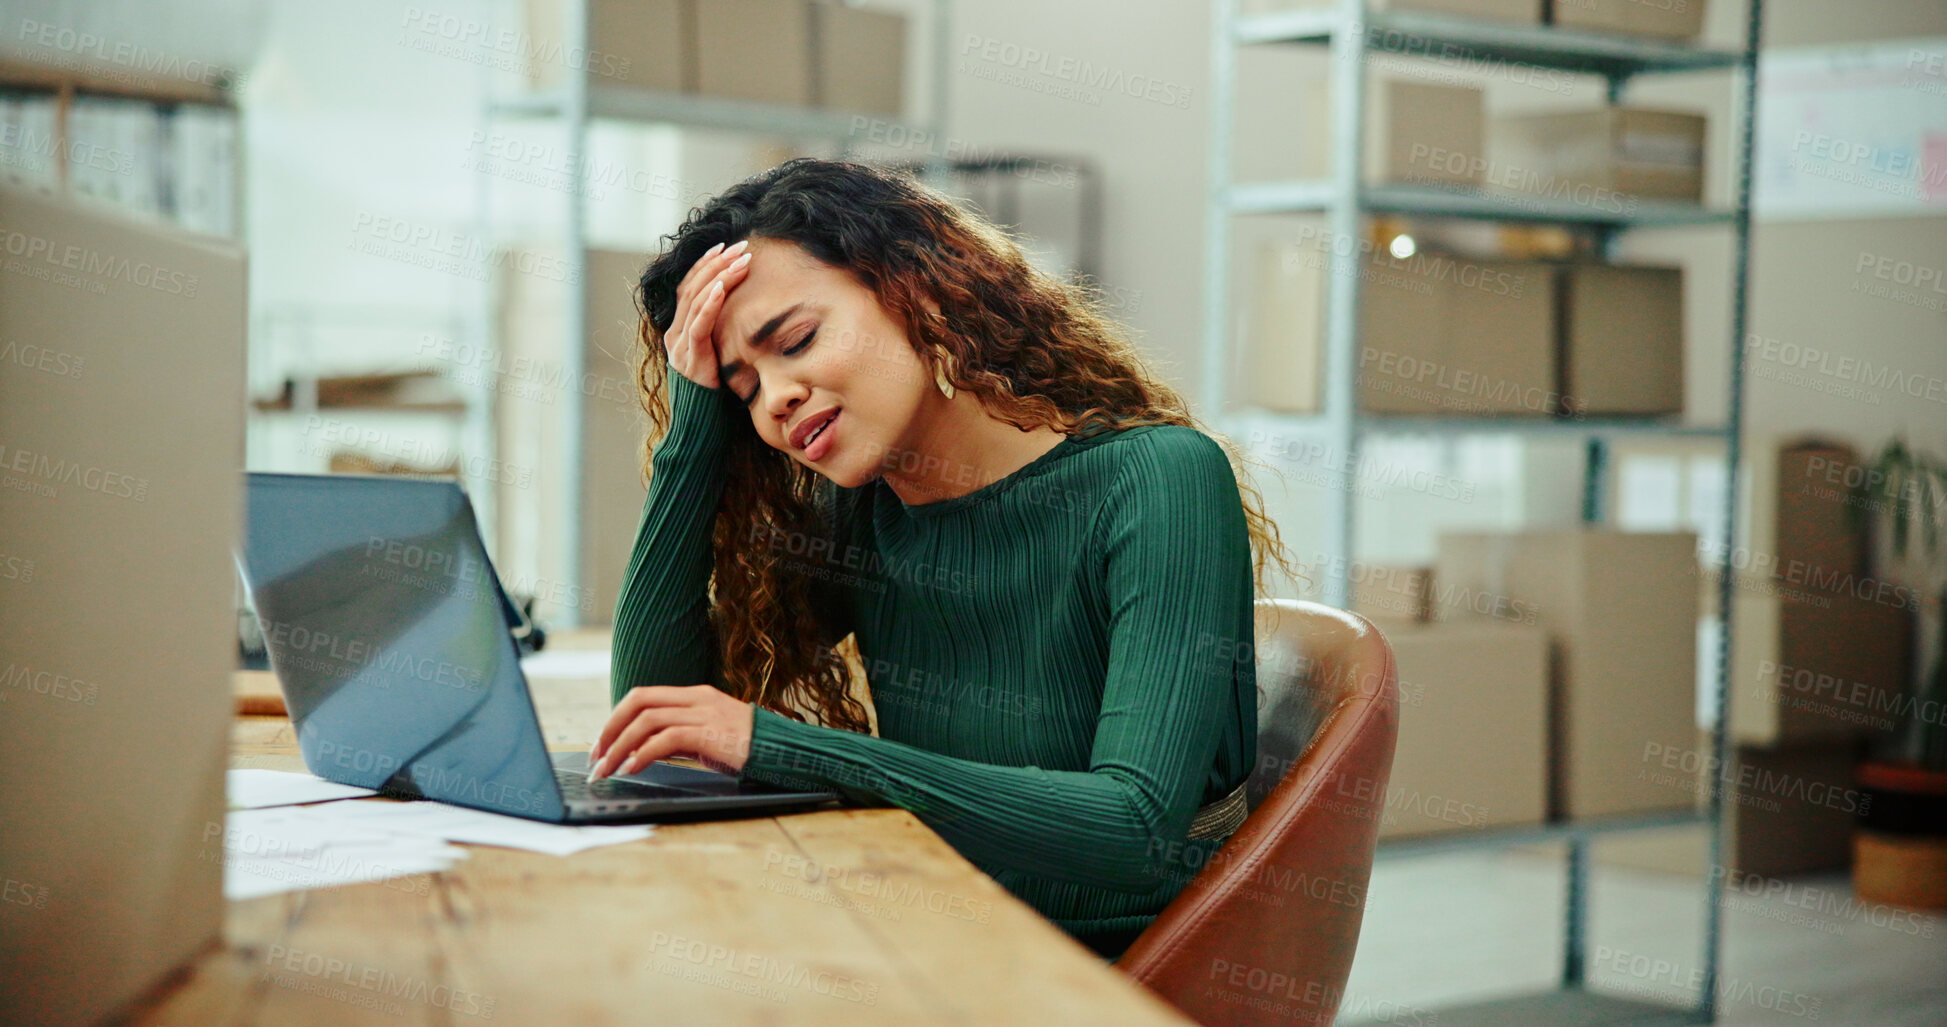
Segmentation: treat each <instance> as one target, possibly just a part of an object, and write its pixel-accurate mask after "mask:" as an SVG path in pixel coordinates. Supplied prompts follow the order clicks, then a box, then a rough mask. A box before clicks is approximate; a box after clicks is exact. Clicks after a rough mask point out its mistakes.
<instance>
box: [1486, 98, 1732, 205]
mask: <svg viewBox="0 0 1947 1027" xmlns="http://www.w3.org/2000/svg"><path fill="white" fill-rule="evenodd" d="M1488 152H1489V155H1490V161H1491V164H1492V168H1493V174H1492V180H1493V182H1494V184H1495V185H1496V186H1497V187H1500V188H1505V189H1509V190H1512V191H1514V192H1517V193H1521V194H1532V195H1535V196H1537V197H1542V198H1546V199H1549V200H1554V201H1566V202H1569V203H1573V204H1577V205H1580V206H1583V207H1588V208H1592V209H1596V210H1603V211H1609V212H1612V213H1618V214H1626V213H1629V211H1630V210H1631V208H1632V206H1633V205H1634V203H1635V201H1636V200H1637V199H1638V198H1641V199H1651V200H1675V201H1681V202H1687V203H1698V202H1701V201H1702V199H1703V182H1704V156H1703V154H1704V117H1703V115H1701V114H1691V113H1688V112H1685V111H1667V110H1650V109H1647V108H1641V107H1604V108H1601V109H1598V110H1590V111H1570V112H1562V113H1551V114H1523V115H1509V116H1505V117H1498V118H1495V119H1494V122H1493V126H1492V130H1491V132H1490V138H1489V142H1488Z"/></svg>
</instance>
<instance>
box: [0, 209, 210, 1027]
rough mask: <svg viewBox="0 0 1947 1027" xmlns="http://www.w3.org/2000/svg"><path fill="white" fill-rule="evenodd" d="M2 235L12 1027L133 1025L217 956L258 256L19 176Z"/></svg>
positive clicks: (2, 820)
mask: <svg viewBox="0 0 1947 1027" xmlns="http://www.w3.org/2000/svg"><path fill="white" fill-rule="evenodd" d="M0 225H5V226H6V236H7V240H8V244H7V251H8V256H7V258H6V263H7V267H6V273H5V274H0V471H4V479H5V485H6V487H5V488H0V526H4V527H0V533H3V534H4V542H0V624H4V625H5V635H6V642H5V649H6V655H5V657H4V659H0V766H4V768H5V769H4V770H0V776H3V777H4V778H5V781H6V787H5V788H4V789H0V825H4V826H0V877H4V878H6V886H5V887H6V894H5V901H6V902H7V903H9V904H8V905H7V906H6V907H5V912H4V913H0V953H5V956H4V957H0V959H4V963H5V969H4V970H0V1023H8V1024H28V1023H31V1024H48V1025H67V1024H94V1023H104V1022H110V1021H119V1020H121V1019H123V1018H124V1017H125V1016H126V1014H127V1012H128V1010H129V1009H130V1008H131V1007H132V1006H133V1004H134V1003H136V1002H137V1001H138V1000H139V999H140V998H141V997H142V996H143V995H144V994H146V993H148V992H149V991H150V990H151V989H152V988H153V987H155V986H156V985H158V984H160V983H161V982H162V981H164V980H166V979H168V978H169V977H170V976H171V975H172V974H174V973H176V972H177V971H179V970H184V969H186V968H187V966H188V964H190V963H191V962H192V961H193V960H195V959H196V958H198V957H199V956H202V955H204V954H205V953H206V952H207V951H208V949H209V947H210V946H212V945H215V944H217V943H219V942H220V941H221V940H222V932H223V918H224V912H225V908H226V904H225V902H224V900H223V846H222V844H221V842H222V839H221V834H222V825H223V819H224V813H225V809H226V803H225V800H224V767H225V765H226V762H227V756H228V754H229V751H230V726H231V721H230V716H231V715H230V710H231V705H232V699H231V692H230V689H231V684H230V673H231V671H232V670H233V669H234V668H235V667H236V663H237V595H238V588H237V575H236V564H235V562H234V559H233V557H232V548H233V546H234V545H235V544H236V541H237V539H238V538H239V537H241V532H242V526H243V498H242V489H243V473H242V472H243V466H244V462H243V461H244V410H245V398H244V367H245V365H246V362H247V361H246V353H247V347H246V344H245V338H246V327H247V316H246V311H245V302H244V297H245V282H246V278H247V276H246V274H245V255H244V251H243V248H242V247H241V246H240V245H238V244H237V243H235V242H233V241H231V240H228V239H213V238H208V237H203V236H194V235H190V234H187V233H185V232H182V231H180V230H177V229H175V228H172V227H169V226H166V225H163V224H160V223H158V222H155V221H152V220H137V219H136V218H134V217H133V216H131V215H130V214H129V213H128V212H126V211H124V210H120V209H117V208H115V207H113V206H112V205H110V204H107V203H105V202H102V201H99V200H95V199H93V198H91V197H85V196H66V195H60V194H57V193H56V192H55V191H53V190H51V189H38V188H34V187H29V186H24V185H21V184H17V183H13V182H4V181H0ZM212 828H214V829H215V834H214V835H212V834H211V829H212Z"/></svg>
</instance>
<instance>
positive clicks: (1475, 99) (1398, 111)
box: [1299, 78, 1487, 186]
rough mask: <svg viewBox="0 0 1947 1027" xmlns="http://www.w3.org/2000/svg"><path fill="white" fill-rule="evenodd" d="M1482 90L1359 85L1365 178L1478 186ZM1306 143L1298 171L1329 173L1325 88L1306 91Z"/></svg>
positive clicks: (1482, 165)
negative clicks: (1363, 96)
mask: <svg viewBox="0 0 1947 1027" xmlns="http://www.w3.org/2000/svg"><path fill="white" fill-rule="evenodd" d="M1483 96H1484V94H1483V93H1482V91H1481V90H1479V89H1476V88H1473V87H1471V86H1442V85H1433V84H1431V83H1426V82H1409V81H1405V80H1402V79H1391V78H1382V79H1379V80H1378V81H1375V82H1374V83H1372V86H1371V87H1370V88H1369V89H1368V90H1367V91H1366V97H1367V100H1368V107H1369V109H1368V112H1367V122H1366V132H1365V144H1366V152H1365V159H1364V162H1363V166H1364V167H1365V169H1366V181H1368V182H1406V183H1413V184H1418V185H1426V184H1433V185H1445V186H1478V185H1480V184H1481V181H1482V179H1483V178H1484V177H1485V176H1486V174H1487V157H1486V154H1487V134H1486V131H1487V126H1486V114H1485V108H1484V101H1483V99H1482V97H1483ZM1302 124H1303V125H1304V126H1306V127H1307V128H1308V129H1309V131H1310V137H1311V138H1310V145H1308V146H1306V147H1305V148H1304V151H1303V156H1302V160H1301V163H1300V166H1299V175H1300V177H1303V178H1313V179H1320V178H1329V177H1331V174H1332V104H1331V90H1329V89H1327V88H1326V87H1325V84H1324V83H1322V82H1321V83H1316V84H1314V85H1313V86H1312V87H1311V88H1309V89H1307V90H1306V91H1305V118H1304V121H1303V122H1302Z"/></svg>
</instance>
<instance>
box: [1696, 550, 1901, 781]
mask: <svg viewBox="0 0 1947 1027" xmlns="http://www.w3.org/2000/svg"><path fill="white" fill-rule="evenodd" d="M1703 585H1704V595H1703V596H1701V597H1700V602H1701V603H1702V605H1703V607H1704V609H1705V610H1707V611H1711V612H1713V613H1714V612H1715V610H1716V607H1717V602H1718V594H1717V592H1718V577H1717V574H1716V573H1711V574H1706V575H1704V576H1703ZM1732 587H1733V592H1732V598H1731V610H1732V616H1733V622H1732V625H1731V668H1730V686H1731V694H1730V707H1731V720H1730V723H1731V737H1732V739H1733V740H1734V741H1736V742H1738V743H1739V744H1742V745H1751V746H1776V745H1786V744H1794V743H1800V742H1816V741H1822V740H1824V741H1829V740H1831V739H1835V738H1844V737H1850V736H1855V735H1880V736H1885V735H1890V734H1891V733H1892V732H1893V730H1894V729H1895V728H1896V726H1897V725H1898V722H1899V719H1900V718H1899V705H1898V703H1899V697H1900V696H1901V695H1903V694H1904V690H1905V688H1906V683H1907V670H1908V667H1909V664H1910V656H1911V653H1912V646H1913V630H1914V624H1913V611H1912V609H1911V607H1910V606H1909V605H1907V602H1911V601H1912V598H1911V597H1912V593H1910V592H1895V593H1891V594H1889V595H1886V596H1883V597H1881V596H1877V595H1876V596H1875V597H1874V598H1861V597H1860V596H1858V595H1855V594H1853V593H1852V592H1849V591H1846V590H1844V589H1819V588H1809V587H1801V586H1795V585H1792V584H1790V583H1788V582H1783V581H1779V580H1777V579H1775V578H1770V577H1765V576H1761V575H1755V574H1740V575H1737V577H1736V580H1735V581H1734V583H1733V586H1732ZM1902 600H1906V601H1907V602H1903V601H1902Z"/></svg>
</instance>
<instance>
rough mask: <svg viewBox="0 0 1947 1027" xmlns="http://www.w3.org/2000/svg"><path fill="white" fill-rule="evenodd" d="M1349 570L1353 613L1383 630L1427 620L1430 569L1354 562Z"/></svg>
mask: <svg viewBox="0 0 1947 1027" xmlns="http://www.w3.org/2000/svg"><path fill="white" fill-rule="evenodd" d="M1350 569H1351V574H1350V577H1351V581H1352V597H1351V603H1352V607H1351V608H1352V612H1353V613H1356V614H1359V615H1360V616H1362V617H1365V618H1366V619H1367V620H1370V621H1372V622H1373V623H1374V624H1377V625H1379V626H1380V627H1382V628H1385V629H1387V630H1391V629H1392V628H1394V627H1398V626H1401V625H1412V624H1423V623H1425V622H1426V621H1428V620H1429V619H1431V617H1430V614H1431V609H1430V607H1429V606H1428V597H1429V596H1430V594H1431V592H1432V588H1433V568H1431V567H1395V566H1381V565H1373V564H1364V563H1354V564H1351V565H1350Z"/></svg>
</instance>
